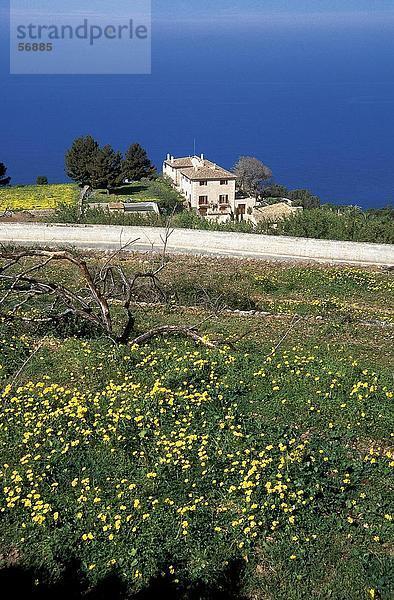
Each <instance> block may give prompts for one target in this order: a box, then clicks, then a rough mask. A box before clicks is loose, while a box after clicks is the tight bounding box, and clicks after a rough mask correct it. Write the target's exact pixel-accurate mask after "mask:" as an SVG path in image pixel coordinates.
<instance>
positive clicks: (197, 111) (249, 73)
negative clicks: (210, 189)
mask: <svg viewBox="0 0 394 600" xmlns="http://www.w3.org/2000/svg"><path fill="white" fill-rule="evenodd" d="M393 34H394V27H393V21H389V22H387V23H384V22H382V21H379V22H375V21H373V22H371V23H368V22H365V21H363V22H357V23H354V24H352V23H349V22H346V23H343V24H342V23H338V22H334V23H328V24H327V23H325V22H323V23H319V22H307V23H305V24H304V23H302V21H301V22H297V24H294V25H293V24H291V23H288V22H287V23H285V24H278V23H276V24H273V25H271V24H270V23H269V22H268V23H265V22H262V23H258V22H256V23H255V22H249V23H236V22H232V21H229V22H227V23H225V24H223V25H218V23H217V22H216V23H210V22H209V21H206V22H200V23H199V24H193V23H191V22H189V23H183V24H177V23H174V22H173V23H164V22H159V21H158V22H155V23H154V29H153V71H152V75H144V76H104V77H100V76H81V75H78V76H12V75H9V74H8V39H7V38H8V36H7V27H6V23H3V24H2V25H1V27H0V51H1V52H0V121H1V129H0V161H3V162H5V163H6V164H7V165H8V169H9V175H10V176H11V177H12V180H13V182H14V183H29V182H34V181H35V178H36V176H37V175H46V176H47V177H48V178H49V180H50V181H52V182H60V181H64V180H65V179H66V178H65V174H64V164H63V159H64V152H65V150H66V148H67V147H68V146H69V145H70V144H71V142H72V140H73V139H74V138H75V137H76V136H80V135H83V134H87V133H91V134H92V135H94V136H95V137H97V138H98V139H99V141H100V142H102V143H110V144H112V145H113V146H114V147H115V148H118V149H121V150H125V149H126V148H127V146H128V145H129V144H130V143H132V142H134V141H139V142H140V143H141V144H143V145H144V146H145V147H146V148H147V150H148V152H149V154H150V156H151V158H152V160H153V162H154V163H155V164H156V165H157V166H158V167H160V166H161V162H162V160H163V158H164V157H165V155H166V154H167V152H170V153H171V154H174V155H179V156H180V155H189V154H191V153H193V150H194V140H195V143H196V151H197V152H198V153H201V152H204V153H205V154H206V156H207V157H209V158H210V159H212V160H214V161H215V162H217V163H219V164H222V165H223V166H226V167H228V168H230V167H232V165H233V164H234V163H235V161H236V160H237V158H238V157H239V156H240V155H253V156H257V157H258V158H260V159H261V160H263V161H264V162H265V163H266V164H267V165H269V166H270V167H271V169H272V171H273V173H274V178H275V180H276V181H277V182H278V183H283V184H285V185H288V186H289V187H292V188H304V187H305V188H309V189H310V190H312V191H313V192H314V193H316V194H318V195H319V196H320V197H321V198H322V200H323V201H328V202H329V201H330V202H336V203H352V204H358V205H361V206H363V207H375V206H384V205H386V204H388V203H390V202H393V198H394V35H393Z"/></svg>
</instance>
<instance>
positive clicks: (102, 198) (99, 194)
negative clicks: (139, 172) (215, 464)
mask: <svg viewBox="0 0 394 600" xmlns="http://www.w3.org/2000/svg"><path fill="white" fill-rule="evenodd" d="M151 186H152V182H149V181H147V182H146V183H142V182H135V183H129V184H125V185H122V186H120V187H119V188H117V190H116V192H115V193H111V194H107V192H106V190H95V191H94V192H93V194H92V195H91V196H90V198H89V201H94V202H124V201H125V200H126V199H128V198H130V199H131V200H132V201H133V202H146V201H152V202H157V201H158V200H160V198H159V197H158V196H157V195H155V194H152V192H151V191H150V190H151Z"/></svg>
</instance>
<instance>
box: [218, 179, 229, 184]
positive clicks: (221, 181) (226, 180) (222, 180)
mask: <svg viewBox="0 0 394 600" xmlns="http://www.w3.org/2000/svg"><path fill="white" fill-rule="evenodd" d="M220 185H228V179H221V180H220Z"/></svg>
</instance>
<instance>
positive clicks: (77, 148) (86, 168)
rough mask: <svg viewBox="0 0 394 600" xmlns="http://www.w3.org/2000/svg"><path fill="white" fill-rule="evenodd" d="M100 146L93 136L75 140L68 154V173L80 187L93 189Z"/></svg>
mask: <svg viewBox="0 0 394 600" xmlns="http://www.w3.org/2000/svg"><path fill="white" fill-rule="evenodd" d="M99 148H100V147H99V144H98V142H96V140H95V139H93V137H92V136H91V135H87V136H86V137H80V138H77V139H76V140H74V142H73V143H72V146H71V148H70V149H69V150H68V151H67V153H66V173H67V175H68V177H70V179H73V180H74V181H76V182H77V183H79V184H80V185H89V186H91V187H93V186H92V183H93V180H92V173H93V170H94V168H95V166H96V167H97V165H95V163H96V161H97V160H98V154H99Z"/></svg>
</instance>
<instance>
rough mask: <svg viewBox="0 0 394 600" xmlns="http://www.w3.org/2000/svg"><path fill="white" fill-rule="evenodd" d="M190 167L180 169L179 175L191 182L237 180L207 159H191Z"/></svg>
mask: <svg viewBox="0 0 394 600" xmlns="http://www.w3.org/2000/svg"><path fill="white" fill-rule="evenodd" d="M192 162H193V164H192V166H191V167H188V168H185V169H181V171H180V172H181V174H182V175H184V176H185V177H187V178H188V179H190V180H192V181H200V180H205V179H237V177H236V175H234V173H231V172H230V171H227V169H223V167H219V165H216V164H215V163H213V162H211V161H210V160H207V159H201V158H197V159H195V158H193V159H192Z"/></svg>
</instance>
